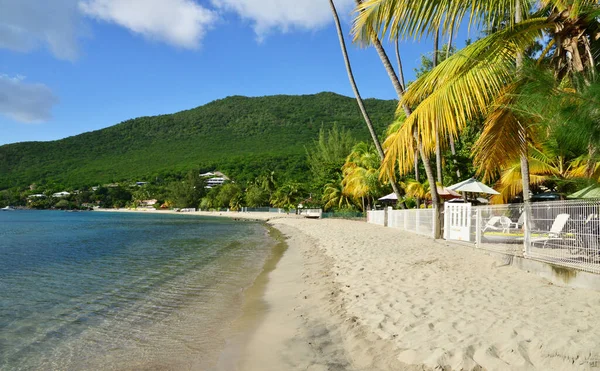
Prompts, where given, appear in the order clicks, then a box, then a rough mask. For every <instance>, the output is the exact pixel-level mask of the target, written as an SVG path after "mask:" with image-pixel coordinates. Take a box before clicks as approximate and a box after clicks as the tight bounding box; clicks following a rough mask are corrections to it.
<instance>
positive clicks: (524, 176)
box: [515, 0, 530, 204]
mask: <svg viewBox="0 0 600 371" xmlns="http://www.w3.org/2000/svg"><path fill="white" fill-rule="evenodd" d="M515 7H516V9H515V24H517V23H519V22H522V21H523V13H522V9H521V0H515ZM516 65H517V72H519V70H520V69H521V68H522V67H523V53H520V52H519V53H517V61H516ZM519 127H520V128H521V132H520V133H519V137H520V139H521V182H522V185H523V201H524V202H525V203H526V204H527V203H529V199H530V195H529V183H530V181H529V159H528V154H527V152H528V148H527V147H528V143H527V142H528V141H527V139H528V138H527V129H526V128H525V127H524V126H523V125H519Z"/></svg>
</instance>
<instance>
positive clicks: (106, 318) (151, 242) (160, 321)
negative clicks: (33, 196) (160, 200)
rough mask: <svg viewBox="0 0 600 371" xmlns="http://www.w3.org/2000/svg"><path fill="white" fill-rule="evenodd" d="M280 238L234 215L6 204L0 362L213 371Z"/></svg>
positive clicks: (0, 235) (14, 366)
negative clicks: (23, 207) (69, 209)
mask: <svg viewBox="0 0 600 371" xmlns="http://www.w3.org/2000/svg"><path fill="white" fill-rule="evenodd" d="M274 244H275V241H273V239H272V238H271V237H270V236H269V235H268V231H267V229H266V227H265V226H263V225H261V224H258V223H251V222H235V221H231V220H228V219H219V218H202V217H196V216H189V215H156V214H133V213H100V212H78V213H70V212H62V211H13V212H0V370H83V369H85V370H100V369H102V370H107V369H113V370H128V369H152V370H163V369H177V370H178V369H200V370H202V369H206V368H207V367H208V365H210V364H212V363H214V362H215V361H216V359H217V358H218V353H219V351H220V350H221V349H222V347H223V346H224V344H225V341H226V336H227V328H228V325H229V324H230V323H231V322H232V321H233V320H234V319H235V318H236V317H238V316H239V315H240V311H241V309H240V308H241V304H242V299H243V290H244V289H245V288H247V287H249V286H250V285H251V284H252V282H253V280H254V279H255V277H256V276H257V275H258V274H259V273H260V271H261V269H262V267H263V264H264V262H265V260H266V258H267V257H268V256H269V254H270V253H271V250H272V248H273V246H274Z"/></svg>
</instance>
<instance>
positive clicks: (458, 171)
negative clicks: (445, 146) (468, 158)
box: [446, 23, 460, 180]
mask: <svg viewBox="0 0 600 371" xmlns="http://www.w3.org/2000/svg"><path fill="white" fill-rule="evenodd" d="M453 36H454V23H452V25H451V26H450V35H449V36H448V48H447V49H446V59H448V58H450V50H452V38H453ZM448 143H450V153H452V162H453V163H454V166H456V176H457V177H458V179H459V180H460V170H459V169H458V161H456V147H455V146H454V138H453V137H452V134H450V133H448Z"/></svg>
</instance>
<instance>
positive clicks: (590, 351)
mask: <svg viewBox="0 0 600 371" xmlns="http://www.w3.org/2000/svg"><path fill="white" fill-rule="evenodd" d="M190 215H205V216H222V217H229V218H234V219H251V220H264V221H267V222H268V223H269V224H270V225H272V226H273V227H275V228H276V229H278V230H279V231H281V232H282V233H283V235H284V236H286V238H287V240H286V242H287V246H288V247H287V249H286V250H285V252H284V253H283V254H282V256H281V257H280V258H279V257H278V259H277V261H274V262H273V261H272V262H271V263H269V264H271V265H272V267H269V269H268V270H267V271H266V272H265V274H264V275H263V276H264V277H259V279H257V282H258V283H257V284H256V285H255V286H256V287H254V288H251V289H250V290H249V292H248V295H247V296H248V298H247V300H248V301H249V303H247V305H246V308H245V311H246V313H245V315H244V316H243V317H242V318H241V319H240V321H242V322H243V323H244V324H243V326H241V327H243V328H244V331H242V332H243V335H239V334H238V335H237V338H233V339H232V340H231V341H230V343H229V345H228V347H227V348H226V349H225V351H224V352H223V353H222V355H221V360H220V362H219V364H218V365H217V367H216V368H215V369H216V370H219V371H220V370H239V371H258V370H261V371H262V370H310V371H316V370H365V371H366V370H430V369H443V370H598V369H600V331H598V329H597V325H598V324H599V323H600V321H599V320H598V313H600V292H597V291H592V290H587V289H576V288H569V287H560V286H557V285H553V284H552V283H550V282H549V281H547V280H545V279H543V278H541V277H539V276H537V275H535V274H532V273H527V272H525V271H523V270H520V269H518V268H516V267H514V266H511V265H507V264H505V262H503V261H502V260H501V259H499V258H495V257H492V256H489V255H487V254H485V253H483V252H482V251H477V250H475V249H473V248H470V247H467V246H462V245H457V244H449V243H446V242H445V241H433V240H431V239H428V238H425V237H421V236H417V235H414V234H410V233H406V232H402V231H399V230H395V229H391V228H384V227H380V226H377V225H372V224H367V223H365V222H363V221H349V220H340V219H320V220H312V219H304V218H299V217H296V216H294V215H287V214H271V213H233V212H231V213H220V215H219V213H190ZM253 321H254V322H253ZM249 323H252V324H251V325H249ZM237 326H238V330H239V327H240V326H239V323H238V325H237Z"/></svg>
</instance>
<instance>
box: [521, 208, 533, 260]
mask: <svg viewBox="0 0 600 371" xmlns="http://www.w3.org/2000/svg"><path fill="white" fill-rule="evenodd" d="M523 212H524V213H525V215H524V216H525V217H524V218H523V229H524V236H523V256H525V257H528V256H529V255H530V252H531V226H532V222H533V220H532V219H533V215H532V213H531V202H530V201H529V200H526V201H525V203H524V204H523Z"/></svg>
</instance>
